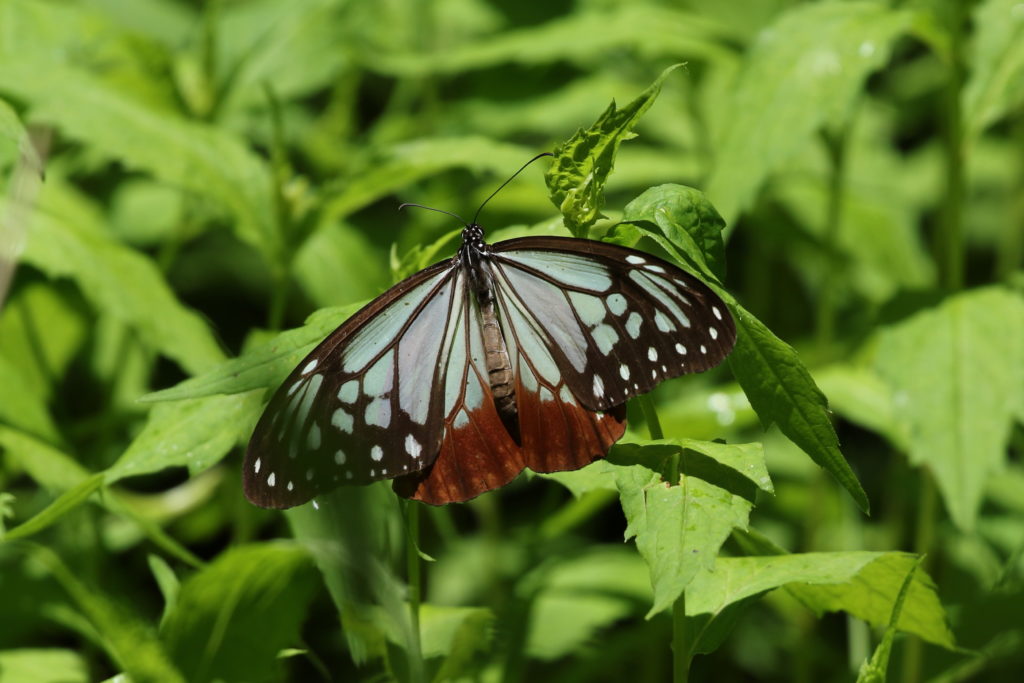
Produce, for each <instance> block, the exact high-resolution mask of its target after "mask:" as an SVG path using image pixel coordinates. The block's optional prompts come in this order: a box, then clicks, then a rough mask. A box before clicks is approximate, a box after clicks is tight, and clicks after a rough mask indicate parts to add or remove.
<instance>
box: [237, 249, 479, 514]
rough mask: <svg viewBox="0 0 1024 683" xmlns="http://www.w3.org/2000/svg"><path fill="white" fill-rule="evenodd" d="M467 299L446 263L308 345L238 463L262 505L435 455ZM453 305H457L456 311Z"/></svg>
mask: <svg viewBox="0 0 1024 683" xmlns="http://www.w3.org/2000/svg"><path fill="white" fill-rule="evenodd" d="M464 300H465V277H464V276H463V273H462V271H461V270H459V269H458V268H456V267H454V266H453V265H451V263H450V262H446V263H442V264H438V265H436V266H432V267H431V268H428V269H426V270H424V271H421V272H419V273H417V274H415V275H413V276H412V277H411V278H409V279H407V280H405V281H403V282H401V283H400V284H399V285H397V286H395V287H394V288H392V289H390V290H388V291H387V292H385V293H384V294H383V295H381V296H380V297H378V298H377V299H375V300H374V301H373V302H371V303H370V304H369V305H368V306H367V307H366V308H364V309H362V310H361V311H359V313H357V314H356V315H355V316H353V317H352V318H350V319H349V320H348V321H346V322H345V323H344V324H343V325H341V327H339V328H338V329H337V330H335V331H334V332H333V333H332V334H331V335H330V336H329V337H328V338H327V339H326V340H324V342H323V343H321V344H320V345H319V346H318V347H317V348H316V349H314V350H313V351H312V352H311V353H310V354H309V355H308V356H307V357H306V358H305V359H304V360H303V361H302V362H300V363H299V365H298V367H297V368H296V369H295V370H294V371H293V372H292V373H291V375H290V376H289V377H288V378H287V379H286V380H285V381H284V383H283V384H282V385H281V387H280V388H279V389H278V390H277V392H276V393H275V394H274V396H273V397H272V398H271V400H270V403H269V405H268V407H267V410H266V411H265V412H264V414H263V417H262V418H261V419H260V421H259V423H258V424H257V426H256V430H255V432H254V434H253V437H252V440H251V441H250V443H249V448H248V450H247V452H246V458H245V464H244V477H243V481H244V489H245V493H246V496H247V497H248V498H249V500H251V501H252V502H254V503H256V504H257V505H261V506H263V507H276V508H283V507H290V506H292V505H298V504H300V503H303V502H306V501H307V500H309V499H310V498H312V497H313V496H315V495H317V494H318V493H321V492H323V491H328V490H331V489H333V488H335V487H337V486H338V485H341V484H366V483H369V482H371V481H376V480H379V479H387V478H392V477H395V476H397V475H400V474H403V473H408V472H413V471H417V470H420V469H423V468H424V467H427V466H429V465H430V464H431V462H432V461H433V459H434V458H435V457H436V456H437V453H438V450H439V447H440V443H441V440H442V436H443V431H444V419H443V418H444V414H445V413H444V405H443V404H444V401H443V397H441V396H439V395H438V394H437V393H436V392H435V391H434V387H435V386H438V385H439V384H440V383H441V382H442V381H443V380H442V378H443V377H444V375H445V372H446V366H447V359H448V357H449V355H450V352H449V349H448V347H450V346H451V344H452V340H453V338H454V336H455V335H456V333H457V331H456V328H457V324H456V323H454V322H453V316H452V315H451V312H452V310H453V306H454V307H456V308H457V307H461V304H462V302H463V301H464ZM456 302H457V305H456Z"/></svg>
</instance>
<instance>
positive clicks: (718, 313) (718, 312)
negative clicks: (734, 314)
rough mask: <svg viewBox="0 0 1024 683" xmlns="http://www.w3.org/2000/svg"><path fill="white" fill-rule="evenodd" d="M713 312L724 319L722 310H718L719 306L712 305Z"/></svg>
mask: <svg viewBox="0 0 1024 683" xmlns="http://www.w3.org/2000/svg"><path fill="white" fill-rule="evenodd" d="M711 312H712V313H714V314H715V317H716V318H718V319H719V320H721V319H722V312H721V311H720V310H718V306H712V307H711Z"/></svg>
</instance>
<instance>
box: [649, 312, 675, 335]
mask: <svg viewBox="0 0 1024 683" xmlns="http://www.w3.org/2000/svg"><path fill="white" fill-rule="evenodd" d="M654 324H655V325H657V326H658V330H659V331H661V332H671V331H672V330H674V329H676V326H675V324H674V323H673V322H672V321H671V320H669V319H668V318H666V317H665V315H664V314H663V313H662V312H661V311H658V312H657V313H655V314H654Z"/></svg>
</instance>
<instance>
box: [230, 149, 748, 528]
mask: <svg viewBox="0 0 1024 683" xmlns="http://www.w3.org/2000/svg"><path fill="white" fill-rule="evenodd" d="M542 156H550V154H549V153H545V154H541V155H538V156H537V157H534V159H531V162H532V161H534V160H536V159H539V158H540V157H542ZM529 163H530V162H527V165H529ZM525 167H526V166H525V165H524V166H523V168H525ZM522 170H523V169H522V168H520V169H519V171H517V172H516V174H515V175H518V173H519V172H520V171H522ZM515 175H513V176H512V178H514V177H515ZM512 178H509V180H507V181H505V183H504V184H502V186H501V187H499V188H498V190H501V188H502V187H504V186H505V184H507V183H508V182H510V181H511V180H512ZM498 190H496V191H495V194H496V193H497V191H498ZM493 196H494V194H492V195H491V197H493ZM489 200H490V197H488V199H487V200H485V201H484V205H485V204H486V203H487V201H489ZM402 206H403V207H404V206H408V205H406V204H403V205H402ZM411 206H419V205H411ZM400 208H401V207H400ZM421 208H430V207H421ZM480 208H481V209H482V208H483V205H481V207H480ZM434 210H438V211H440V210H439V209H434ZM443 213H448V212H446V211H443ZM479 213H480V209H478V210H477V214H476V216H474V218H473V221H471V222H470V223H468V224H467V223H466V222H465V221H462V222H463V224H464V225H465V228H464V229H463V231H462V245H461V246H460V248H459V250H458V253H456V254H455V256H454V257H452V258H450V259H448V260H446V261H443V262H441V263H437V264H434V265H432V266H430V267H428V268H426V269H424V270H421V271H419V272H418V273H415V274H414V275H412V276H410V277H408V278H407V279H405V280H403V281H402V282H399V283H398V284H397V285H395V286H394V287H392V288H391V289H389V290H387V291H386V292H384V293H383V294H381V295H380V296H378V297H377V298H376V299H374V300H373V301H371V302H370V303H369V304H367V305H366V306H365V307H364V308H362V309H361V310H360V311H359V312H357V313H356V314H354V315H353V316H352V317H350V318H349V319H348V320H346V321H345V322H344V323H342V324H341V326H339V327H338V328H337V329H336V330H335V331H334V332H332V333H331V334H330V335H329V336H328V337H327V338H326V339H325V340H324V341H323V342H322V343H320V345H318V346H317V347H316V348H315V349H313V351H312V352H310V353H309V355H307V356H306V357H305V358H304V359H303V360H302V361H301V362H300V363H299V364H298V366H297V367H296V368H295V369H294V370H293V371H292V372H291V374H290V375H289V376H288V378H287V379H285V381H284V383H283V384H282V385H281V386H280V388H278V390H277V391H276V392H275V393H274V395H273V396H272V398H271V399H270V403H269V404H268V406H267V408H266V410H265V412H264V413H263V415H262V417H261V418H260V420H259V422H258V423H257V425H256V429H255V431H254V433H253V435H252V439H251V440H250V442H249V446H248V449H247V451H246V455H245V463H244V466H243V467H244V470H243V484H244V490H245V495H246V497H247V498H248V499H249V500H250V501H252V502H253V503H255V504H256V505H259V506H262V507H269V508H288V507H292V506H295V505H300V504H302V503H305V502H307V501H309V500H310V499H312V498H314V497H315V496H317V495H320V494H323V493H326V492H328V491H331V490H333V489H335V488H337V487H338V486H342V485H356V484H369V483H371V482H374V481H379V480H383V479H392V480H393V482H392V486H393V488H394V489H395V491H396V492H398V493H399V495H402V496H404V497H406V498H411V499H415V500H420V501H424V502H427V503H432V504H443V503H450V502H459V501H465V500H468V499H470V498H473V497H475V496H477V495H479V494H481V493H483V492H485V491H489V490H491V489H494V488H498V487H500V486H503V485H505V484H507V483H508V482H510V481H511V480H512V479H513V478H515V477H516V475H518V474H519V473H520V472H521V471H522V470H523V469H524V468H526V467H529V468H530V469H532V470H533V471H535V472H557V471H564V470H574V469H578V468H581V467H583V466H585V465H587V464H589V463H590V462H592V461H594V460H596V459H598V458H601V457H604V456H605V455H606V454H607V452H608V449H609V448H610V447H611V445H612V444H613V443H615V442H616V441H617V440H618V439H619V438H620V437H621V436H622V435H623V433H624V432H625V429H626V411H625V403H626V401H627V400H628V399H629V398H631V397H633V396H637V395H639V394H642V393H645V392H648V391H650V390H651V389H652V388H653V387H654V386H655V385H656V384H658V383H659V382H662V381H664V380H666V379H669V378H672V377H677V376H679V375H683V374H687V373H692V372H702V371H704V370H707V369H709V368H712V367H714V366H715V365H717V364H718V363H720V362H721V361H722V360H723V359H724V358H725V357H726V356H727V355H728V354H729V352H730V351H731V350H732V347H733V344H734V343H735V340H736V330H735V326H734V324H733V320H732V318H731V316H730V315H729V311H728V309H727V308H726V306H725V304H724V303H723V302H722V300H721V299H720V298H719V297H718V296H717V295H716V294H715V293H714V292H712V291H711V290H710V289H709V288H708V287H707V285H705V284H704V283H703V282H701V281H700V280H698V279H697V278H696V277H694V276H692V275H690V274H689V273H686V272H684V271H683V270H681V269H679V268H678V267H676V266H674V265H672V264H670V263H668V262H666V261H664V260H662V259H659V258H657V257H655V256H652V255H650V254H647V253H645V252H641V251H637V250H634V249H629V248H626V247H622V246H617V245H613V244H608V243H604V242H597V241H593V240H587V239H575V238H568V237H523V238H519V239H511V240H507V241H504V242H498V243H495V244H487V243H486V242H485V241H484V231H483V228H481V227H480V225H479V224H478V223H477V222H476V217H477V216H479ZM450 215H453V216H455V214H450ZM455 217H456V218H458V216H455ZM459 220H462V219H461V218H459Z"/></svg>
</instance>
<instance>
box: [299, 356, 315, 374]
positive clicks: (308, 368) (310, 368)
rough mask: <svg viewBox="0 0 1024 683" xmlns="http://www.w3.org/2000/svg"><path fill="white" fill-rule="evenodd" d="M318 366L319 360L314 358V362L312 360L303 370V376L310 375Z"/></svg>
mask: <svg viewBox="0 0 1024 683" xmlns="http://www.w3.org/2000/svg"><path fill="white" fill-rule="evenodd" d="M316 364H317V359H316V358H314V359H313V360H311V361H309V362H308V363H306V367H304V368H302V374H303V375H308V374H309V373H311V372H313V369H314V368H316Z"/></svg>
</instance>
